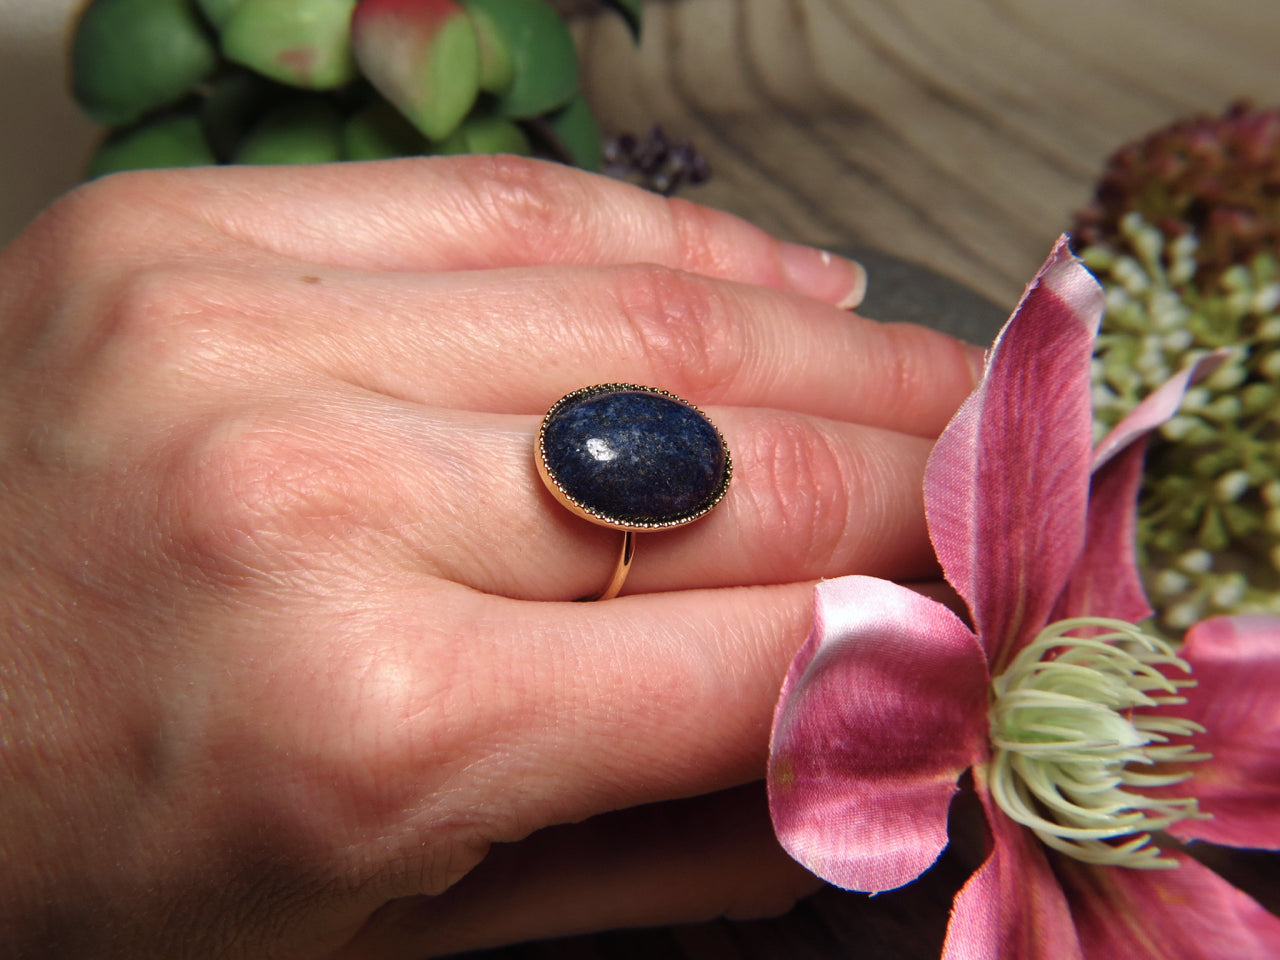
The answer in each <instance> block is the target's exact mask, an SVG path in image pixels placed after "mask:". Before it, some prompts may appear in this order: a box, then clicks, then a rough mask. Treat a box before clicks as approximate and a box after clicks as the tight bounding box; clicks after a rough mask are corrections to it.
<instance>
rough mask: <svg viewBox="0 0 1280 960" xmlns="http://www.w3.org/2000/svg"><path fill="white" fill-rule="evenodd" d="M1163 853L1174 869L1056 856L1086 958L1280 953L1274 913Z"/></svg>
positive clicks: (1193, 958)
mask: <svg viewBox="0 0 1280 960" xmlns="http://www.w3.org/2000/svg"><path fill="white" fill-rule="evenodd" d="M1170 856H1174V857H1176V858H1177V860H1178V861H1179V866H1178V868H1177V869H1176V870H1130V869H1125V868H1123V867H1096V866H1091V865H1089V864H1084V863H1078V862H1076V861H1074V860H1066V859H1064V858H1060V859H1059V860H1058V861H1057V864H1056V865H1057V869H1058V876H1059V878H1060V879H1061V881H1062V886H1063V889H1064V890H1065V891H1066V894H1067V899H1068V900H1069V901H1070V903H1071V911H1072V915H1073V916H1074V917H1075V922H1076V930H1077V932H1078V933H1079V936H1080V943H1081V944H1082V945H1083V947H1084V953H1085V956H1087V957H1089V960H1224V958H1227V957H1230V958H1231V960H1275V958H1276V957H1280V917H1276V916H1275V915H1273V914H1271V913H1269V912H1268V911H1267V910H1266V909H1265V908H1263V906H1262V905H1261V904H1259V903H1258V902H1257V901H1256V900H1254V899H1253V898H1252V897H1250V896H1248V895H1247V894H1245V893H1243V892H1241V891H1240V890H1237V889H1236V888H1235V887H1233V886H1231V884H1229V883H1227V881H1225V880H1223V879H1222V878H1221V877H1219V876H1218V875H1217V874H1216V873H1214V872H1213V871H1212V870H1210V869H1209V868H1208V867H1205V866H1203V865H1201V864H1199V863H1197V862H1196V861H1194V860H1192V859H1191V858H1190V857H1188V856H1186V855H1185V854H1183V853H1180V852H1173V853H1170Z"/></svg>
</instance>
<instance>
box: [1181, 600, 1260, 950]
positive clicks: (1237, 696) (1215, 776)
mask: <svg viewBox="0 0 1280 960" xmlns="http://www.w3.org/2000/svg"><path fill="white" fill-rule="evenodd" d="M1181 653H1182V656H1183V657H1185V658H1186V659H1187V660H1188V661H1190V663H1191V666H1192V671H1193V673H1192V676H1194V677H1195V679H1196V680H1197V681H1198V685H1197V686H1195V687H1192V688H1190V689H1189V690H1187V691H1186V697H1187V704H1186V705H1185V706H1184V707H1180V708H1177V709H1176V710H1170V711H1169V712H1171V713H1172V712H1176V713H1178V714H1179V715H1181V716H1185V717H1189V718H1191V719H1192V720H1195V721H1196V722H1197V723H1200V724H1201V725H1203V726H1204V727H1205V728H1206V729H1207V732H1206V733H1205V734H1202V735H1199V736H1197V737H1195V740H1194V742H1195V745H1196V747H1197V748H1198V749H1201V750H1204V751H1206V752H1208V753H1212V754H1213V759H1212V760H1206V761H1203V762H1201V763H1195V764H1189V765H1188V767H1187V769H1188V770H1190V771H1191V773H1192V777H1191V779H1190V780H1188V781H1186V782H1185V783H1182V784H1179V785H1177V786H1175V787H1171V788H1169V792H1171V793H1175V794H1180V795H1183V796H1186V795H1188V794H1190V795H1194V796H1196V797H1198V798H1199V799H1200V805H1201V809H1202V810H1203V811H1205V812H1207V813H1212V814H1213V817H1214V818H1213V819H1212V820H1182V821H1180V822H1178V823H1177V824H1175V825H1174V826H1173V827H1172V828H1170V831H1169V832H1170V833H1172V834H1174V835H1175V836H1177V837H1180V838H1183V839H1193V838H1194V839H1201V840H1212V841H1213V842H1215V843H1222V844H1227V845H1229V846H1234V847H1258V848H1265V849H1270V850H1276V849H1280V617H1274V616H1242V617H1217V618H1215V619H1213V620H1206V621H1204V622H1203V623H1199V624H1197V625H1196V626H1194V627H1192V628H1191V631H1190V633H1188V634H1187V641H1186V644H1185V645H1184V646H1183V648H1182V652H1181ZM1275 955H1276V956H1278V957H1280V951H1278V952H1277V953H1276V954H1275Z"/></svg>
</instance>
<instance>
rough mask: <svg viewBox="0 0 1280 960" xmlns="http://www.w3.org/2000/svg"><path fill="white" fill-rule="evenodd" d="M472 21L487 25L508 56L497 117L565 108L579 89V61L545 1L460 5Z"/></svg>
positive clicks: (477, 0)
mask: <svg viewBox="0 0 1280 960" xmlns="http://www.w3.org/2000/svg"><path fill="white" fill-rule="evenodd" d="M463 4H464V6H465V7H466V8H467V10H468V12H470V13H471V15H472V17H473V19H475V20H477V21H482V20H483V21H487V22H489V23H492V25H493V27H494V29H495V30H496V31H498V34H499V36H500V37H501V40H502V44H503V45H505V47H506V49H507V50H508V51H510V55H511V66H512V74H511V81H510V84H509V85H508V86H507V87H506V88H505V89H503V90H502V91H501V92H499V93H498V99H497V106H496V109H497V112H498V113H501V114H503V115H504V116H508V117H512V118H515V119H527V118H529V117H536V116H538V115H540V114H543V113H546V112H547V111H549V110H555V109H556V108H558V107H562V106H564V105H565V104H566V103H568V102H569V100H570V99H571V98H572V97H573V95H574V94H575V93H576V92H577V90H578V57H577V51H576V50H575V49H574V45H573V36H572V34H570V33H569V28H568V26H567V25H566V24H565V21H564V19H563V18H562V17H561V16H560V14H558V13H557V12H556V10H555V8H554V7H552V6H551V5H550V4H549V3H547V2H546V0H463Z"/></svg>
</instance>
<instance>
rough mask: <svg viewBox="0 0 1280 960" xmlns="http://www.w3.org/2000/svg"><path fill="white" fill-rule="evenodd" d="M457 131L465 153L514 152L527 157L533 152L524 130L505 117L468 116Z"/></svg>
mask: <svg viewBox="0 0 1280 960" xmlns="http://www.w3.org/2000/svg"><path fill="white" fill-rule="evenodd" d="M458 132H459V133H461V134H462V138H463V142H464V143H465V144H466V148H467V153H514V154H518V155H519V156H522V157H527V156H528V155H529V154H530V153H532V152H533V148H532V147H531V146H530V144H529V138H528V137H527V136H525V133H524V131H523V130H521V129H520V126H519V125H518V124H517V123H515V122H514V121H512V120H508V119H507V118H506V117H494V116H472V117H468V118H467V119H466V120H465V121H463V124H462V126H461V127H459V128H458Z"/></svg>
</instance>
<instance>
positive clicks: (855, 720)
mask: <svg viewBox="0 0 1280 960" xmlns="http://www.w3.org/2000/svg"><path fill="white" fill-rule="evenodd" d="M815 601H816V602H815V608H816V612H815V622H814V628H813V632H812V634H810V636H809V639H808V641H807V642H806V644H805V645H804V647H803V648H802V649H801V651H800V653H799V654H798V655H797V656H796V659H795V661H794V663H793V664H792V666H791V671H790V673H789V675H788V676H787V680H786V683H785V685H784V686H783V689H782V698H781V700H780V701H779V704H778V709H777V713H776V715H775V717H774V725H773V740H772V744H771V755H770V761H769V802H770V808H771V810H772V813H773V821H774V829H775V830H776V832H777V834H778V837H779V839H780V840H781V841H782V845H783V846H784V847H785V848H786V849H787V851H788V852H789V853H790V854H791V855H792V856H793V857H794V858H795V859H796V860H798V861H799V862H800V863H802V864H804V865H805V866H806V867H808V868H809V869H810V870H812V871H813V872H814V873H816V874H817V875H818V876H820V877H822V878H824V879H826V880H829V881H830V882H832V883H835V884H837V885H839V886H842V887H846V888H848V889H852V890H863V891H869V892H878V891H881V890H889V889H892V888H894V887H898V886H901V885H902V884H904V883H908V882H909V881H911V880H914V879H915V878H916V877H918V876H919V875H920V874H921V873H922V872H924V870H925V869H927V868H928V866H929V865H930V864H931V863H933V861H934V860H936V859H937V857H938V854H939V853H941V852H942V849H943V847H945V846H946V843H947V808H948V806H949V805H950V802H951V798H952V796H953V795H954V794H955V791H956V780H957V779H958V778H959V777H960V775H961V774H962V773H963V772H964V770H965V769H966V768H968V767H969V766H970V765H971V764H972V763H973V762H974V760H975V758H976V757H978V756H980V755H982V754H983V753H984V751H985V749H986V747H985V744H986V734H987V718H986V711H987V687H988V684H989V683H990V677H989V675H988V674H987V670H986V663H985V659H984V657H983V655H982V650H981V648H980V647H979V646H978V643H977V641H976V640H975V638H974V636H973V634H972V633H971V632H970V631H969V630H968V628H966V627H965V626H964V624H963V623H961V622H960V620H959V618H957V617H956V615H955V614H953V613H952V612H951V611H950V610H948V609H947V608H946V607H944V606H942V605H941V604H939V603H937V602H935V601H933V600H930V599H928V598H926V597H922V596H920V595H919V594H917V593H913V592H912V591H910V590H907V589H906V588H904V587H900V586H897V585H896V584H892V583H888V582H886V581H883V580H876V579H874V578H872V577H843V578H841V579H838V580H828V581H826V582H824V583H821V584H819V585H818V587H817V590H816V596H815Z"/></svg>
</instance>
